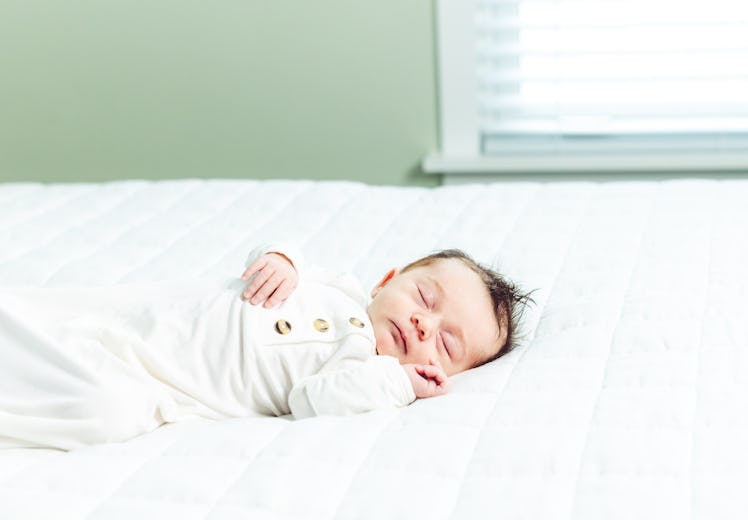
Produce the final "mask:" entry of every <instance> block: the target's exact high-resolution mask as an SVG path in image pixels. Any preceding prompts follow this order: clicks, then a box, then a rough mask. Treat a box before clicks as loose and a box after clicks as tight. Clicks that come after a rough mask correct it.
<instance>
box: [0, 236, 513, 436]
mask: <svg viewBox="0 0 748 520" xmlns="http://www.w3.org/2000/svg"><path fill="white" fill-rule="evenodd" d="M247 264H248V267H247V269H246V270H245V271H244V273H243V275H242V277H241V279H231V280H227V281H221V282H216V281H214V280H191V281H188V282H164V283H151V284H129V285H120V286H114V287H102V288H90V289H4V290H2V291H1V292H0V342H2V343H0V344H1V345H2V350H0V356H2V359H1V360H0V447H21V446H44V447H54V448H60V449H72V448H76V447H80V446H85V445H89V444H95V443H100V442H112V441H123V440H126V439H129V438H132V437H135V436H137V435H140V434H142V433H146V432H148V431H151V430H153V429H155V428H157V427H158V426H160V425H162V424H164V423H168V422H178V421H181V420H184V419H188V418H191V417H204V418H210V419H221V418H227V417H242V416H251V415H273V416H279V415H286V414H289V413H291V414H293V415H294V417H296V418H304V417H310V416H314V415H323V414H336V415H342V414H350V413H359V412H365V411H369V410H374V409H379V408H386V407H397V406H405V405H408V404H410V403H411V402H413V401H414V400H415V399H416V398H425V397H432V396H436V395H441V394H443V393H445V392H446V391H447V388H448V377H449V376H450V375H453V374H456V373H458V372H461V371H464V370H467V369H470V368H473V367H476V366H478V365H481V364H483V363H485V362H487V361H490V360H492V359H496V358H497V357H499V356H501V355H503V354H505V353H506V352H508V351H509V350H510V349H511V346H512V333H513V330H514V327H515V310H516V304H517V303H518V302H521V301H523V299H524V298H526V297H525V296H522V295H520V294H519V293H518V291H517V289H516V288H515V287H514V286H513V285H512V284H510V283H508V282H506V281H505V280H504V279H502V278H501V277H500V276H499V275H497V274H496V273H494V272H492V271H490V270H488V269H485V268H483V267H482V266H480V265H478V264H476V263H475V262H474V261H473V260H471V259H470V258H469V257H467V256H466V255H464V253H462V252H460V251H456V250H448V251H442V252H440V253H436V254H433V255H430V256H427V257H425V258H422V259H420V260H417V261H415V262H413V263H411V264H409V265H408V266H406V267H405V268H403V269H402V270H398V269H392V270H390V271H389V272H388V273H387V274H386V275H385V276H384V277H383V278H382V279H381V281H379V283H377V284H376V285H375V287H374V288H373V290H372V291H371V295H370V296H371V297H370V298H369V297H368V296H367V295H366V294H365V293H364V291H363V290H362V289H361V288H360V286H359V284H358V283H357V282H356V280H355V279H354V278H352V277H350V276H346V275H342V276H341V275H333V274H330V273H327V272H324V271H322V270H320V269H317V268H314V267H310V268H305V267H304V266H303V260H302V259H301V257H300V255H299V254H298V253H296V252H294V251H293V250H292V249H290V248H282V247H264V248H259V249H257V250H255V251H254V252H253V253H252V254H251V255H250V258H249V259H248V262H247Z"/></svg>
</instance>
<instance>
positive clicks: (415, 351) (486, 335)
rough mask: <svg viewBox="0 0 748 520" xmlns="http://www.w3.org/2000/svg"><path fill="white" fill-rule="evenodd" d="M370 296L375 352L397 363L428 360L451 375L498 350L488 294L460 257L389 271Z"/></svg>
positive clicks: (494, 320)
mask: <svg viewBox="0 0 748 520" xmlns="http://www.w3.org/2000/svg"><path fill="white" fill-rule="evenodd" d="M371 296H372V298H373V300H372V301H371V303H370V304H369V308H368V313H369V318H370V319H371V322H372V325H373V326H374V336H375V337H376V341H377V352H378V353H379V354H386V355H389V356H394V357H396V358H398V359H399V360H400V363H402V364H404V363H421V364H428V363H431V364H435V365H440V366H441V367H442V369H443V370H444V372H446V374H447V375H452V374H456V373H458V372H462V371H463V370H467V369H469V368H471V367H473V366H475V365H476V364H477V363H479V362H480V361H483V360H485V359H487V358H489V357H490V356H492V355H493V354H495V353H496V352H498V350H499V345H500V338H499V327H498V324H497V323H496V317H495V315H494V312H493V306H492V302H491V296H490V294H489V293H488V289H486V287H485V286H484V285H483V282H482V281H481V279H480V277H479V276H478V274H477V273H476V272H474V271H473V270H472V269H470V267H468V266H467V265H465V264H464V263H463V262H462V261H461V260H458V259H454V258H450V259H442V260H436V261H435V262H433V263H431V264H430V265H426V266H420V267H416V268H413V269H409V270H408V271H406V272H404V273H399V272H397V271H396V270H395V271H391V272H390V273H388V275H387V276H385V277H384V279H382V281H381V282H379V284H377V286H376V287H375V288H374V289H373V291H372V294H371Z"/></svg>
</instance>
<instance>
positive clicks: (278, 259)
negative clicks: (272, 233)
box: [242, 253, 299, 308]
mask: <svg viewBox="0 0 748 520" xmlns="http://www.w3.org/2000/svg"><path fill="white" fill-rule="evenodd" d="M252 275H255V277H254V279H253V280H252V282H251V283H249V284H248V285H247V287H246V288H245V289H244V292H243V293H242V298H243V299H245V300H249V303H251V304H252V305H257V304H258V303H262V302H265V305H264V307H266V308H270V307H275V306H276V305H279V304H280V303H282V302H283V301H285V299H286V298H288V296H289V295H290V294H291V293H292V292H293V290H294V289H296V286H297V285H298V284H299V274H298V273H297V272H296V269H295V268H294V266H293V264H292V263H291V261H290V260H289V259H288V258H286V257H285V256H283V255H282V254H280V253H265V254H264V255H262V256H261V257H260V258H258V259H257V260H255V261H254V262H252V263H251V264H250V265H249V267H247V269H245V271H244V273H243V274H242V280H245V281H246V280H249V279H250V278H251V277H252Z"/></svg>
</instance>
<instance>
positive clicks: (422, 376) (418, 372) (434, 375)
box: [402, 363, 449, 398]
mask: <svg viewBox="0 0 748 520" xmlns="http://www.w3.org/2000/svg"><path fill="white" fill-rule="evenodd" d="M402 367H403V370H405V373H406V374H408V379H410V384H411V385H413V392H415V394H416V397H418V398H423V397H434V396H437V395H443V394H446V393H447V390H448V389H449V379H448V378H447V374H445V373H444V370H442V369H441V367H440V366H437V365H418V364H413V363H408V364H405V365H402Z"/></svg>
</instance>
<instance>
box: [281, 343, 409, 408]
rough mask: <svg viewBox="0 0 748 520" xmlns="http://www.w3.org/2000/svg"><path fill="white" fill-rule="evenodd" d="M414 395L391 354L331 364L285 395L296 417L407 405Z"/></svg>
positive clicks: (305, 379)
mask: <svg viewBox="0 0 748 520" xmlns="http://www.w3.org/2000/svg"><path fill="white" fill-rule="evenodd" d="M415 399H416V395H415V393H414V392H413V387H412V385H411V384H410V380H409V379H408V376H407V375H406V374H405V371H404V370H403V368H402V366H400V362H399V361H398V360H397V358H394V357H392V356H377V355H374V356H369V357H368V359H365V360H363V359H358V360H353V359H348V360H346V361H345V362H342V363H333V366H331V367H325V369H324V370H322V371H321V372H319V373H317V374H315V375H312V376H309V377H306V378H304V379H302V380H301V381H299V382H298V383H297V384H296V385H295V386H294V387H293V389H292V390H291V392H290V394H289V396H288V406H289V408H290V409H291V413H292V414H293V415H294V417H296V418H297V419H303V418H305V417H313V416H315V415H349V414H354V413H361V412H367V411H370V410H376V409H380V408H395V407H400V406H406V405H408V404H410V403H412V402H413V401H415Z"/></svg>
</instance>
